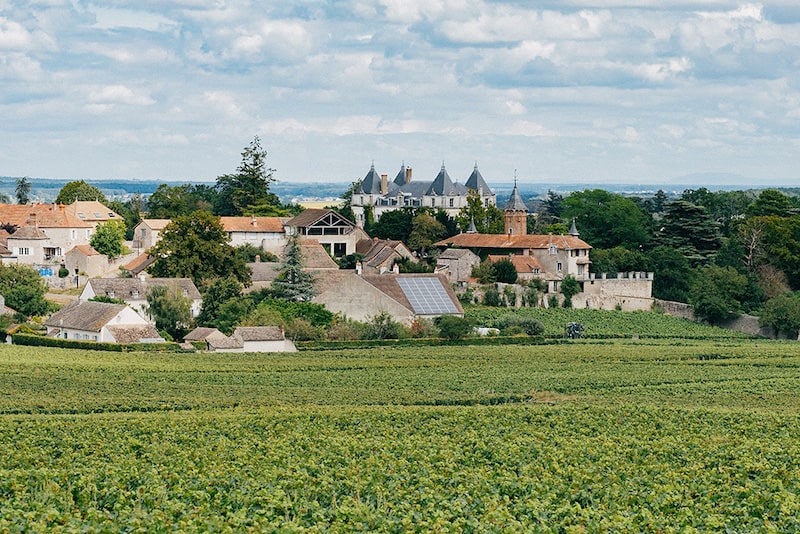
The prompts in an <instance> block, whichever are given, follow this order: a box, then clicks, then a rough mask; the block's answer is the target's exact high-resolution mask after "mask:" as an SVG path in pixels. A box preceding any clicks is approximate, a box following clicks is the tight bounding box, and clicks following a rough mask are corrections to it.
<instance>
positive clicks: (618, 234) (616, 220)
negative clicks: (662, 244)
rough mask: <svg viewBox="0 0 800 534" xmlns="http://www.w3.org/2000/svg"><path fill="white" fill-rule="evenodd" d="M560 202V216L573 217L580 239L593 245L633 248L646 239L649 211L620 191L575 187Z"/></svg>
mask: <svg viewBox="0 0 800 534" xmlns="http://www.w3.org/2000/svg"><path fill="white" fill-rule="evenodd" d="M561 205H562V207H563V212H562V214H561V216H562V218H564V219H567V220H569V219H572V218H573V217H574V218H576V219H577V224H578V229H579V230H580V232H581V239H583V240H584V241H586V242H587V243H590V244H591V245H592V246H593V247H597V248H602V249H610V248H614V247H619V246H622V247H625V248H628V249H637V248H638V247H639V246H640V245H644V244H646V243H647V242H648V241H649V240H650V236H651V225H652V222H651V217H650V215H649V214H648V213H645V212H644V211H642V210H641V209H640V208H639V207H638V206H637V205H636V203H635V202H634V201H633V200H631V199H629V198H626V197H623V196H622V195H618V194H614V193H609V192H607V191H603V190H602V189H593V190H586V191H576V192H574V193H572V194H570V195H569V196H568V197H566V198H565V199H564V200H563V201H562V203H561Z"/></svg>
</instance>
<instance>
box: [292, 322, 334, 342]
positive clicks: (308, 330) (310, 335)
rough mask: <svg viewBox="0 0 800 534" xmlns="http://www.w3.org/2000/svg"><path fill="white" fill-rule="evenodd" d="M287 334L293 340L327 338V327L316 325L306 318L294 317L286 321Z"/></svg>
mask: <svg viewBox="0 0 800 534" xmlns="http://www.w3.org/2000/svg"><path fill="white" fill-rule="evenodd" d="M285 335H286V337H287V338H289V339H291V340H292V341H311V340H317V339H325V329H324V328H322V327H320V326H314V325H313V324H311V322H310V321H308V320H306V319H302V318H300V317H292V318H291V319H290V320H289V321H288V322H287V323H286V332H285Z"/></svg>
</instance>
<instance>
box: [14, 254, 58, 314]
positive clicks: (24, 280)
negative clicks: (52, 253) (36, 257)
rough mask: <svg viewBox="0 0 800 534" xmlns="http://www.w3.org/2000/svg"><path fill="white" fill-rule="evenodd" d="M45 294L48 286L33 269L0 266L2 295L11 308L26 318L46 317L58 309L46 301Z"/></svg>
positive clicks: (20, 266) (24, 266)
mask: <svg viewBox="0 0 800 534" xmlns="http://www.w3.org/2000/svg"><path fill="white" fill-rule="evenodd" d="M45 293H47V286H45V285H44V282H42V278H41V276H39V273H38V272H36V271H35V270H34V269H33V268H32V267H28V266H27V265H3V264H0V295H3V297H5V301H6V306H8V307H9V308H13V309H15V310H17V311H18V312H19V313H21V314H23V315H24V316H26V317H32V316H34V315H45V314H47V313H49V312H52V311H54V310H55V309H57V306H55V305H54V304H52V303H50V302H48V301H47V300H45V298H44V295H45Z"/></svg>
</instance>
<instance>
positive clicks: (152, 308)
mask: <svg viewBox="0 0 800 534" xmlns="http://www.w3.org/2000/svg"><path fill="white" fill-rule="evenodd" d="M147 306H148V313H149V314H150V317H151V318H152V319H153V320H154V321H155V323H156V329H157V330H158V331H164V332H167V333H168V334H169V335H170V336H171V337H172V339H180V338H182V337H183V335H184V333H185V332H186V331H187V330H188V329H189V326H190V325H191V322H192V301H191V299H189V298H188V297H185V296H184V295H183V292H182V291H181V290H180V288H178V286H177V285H173V286H171V287H167V286H155V287H153V288H152V289H151V290H150V291H149V292H148V293H147Z"/></svg>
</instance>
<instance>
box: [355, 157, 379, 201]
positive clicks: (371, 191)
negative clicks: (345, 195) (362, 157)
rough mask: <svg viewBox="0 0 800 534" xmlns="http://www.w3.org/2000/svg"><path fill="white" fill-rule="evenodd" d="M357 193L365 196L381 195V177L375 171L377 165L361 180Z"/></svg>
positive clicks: (373, 165)
mask: <svg viewBox="0 0 800 534" xmlns="http://www.w3.org/2000/svg"><path fill="white" fill-rule="evenodd" d="M357 193H364V194H365V195H380V194H381V175H380V174H378V172H377V171H376V170H375V164H374V163H373V164H372V166H371V167H370V168H369V172H368V173H367V175H366V176H365V177H364V179H363V180H361V186H359V188H358V191H357Z"/></svg>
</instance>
